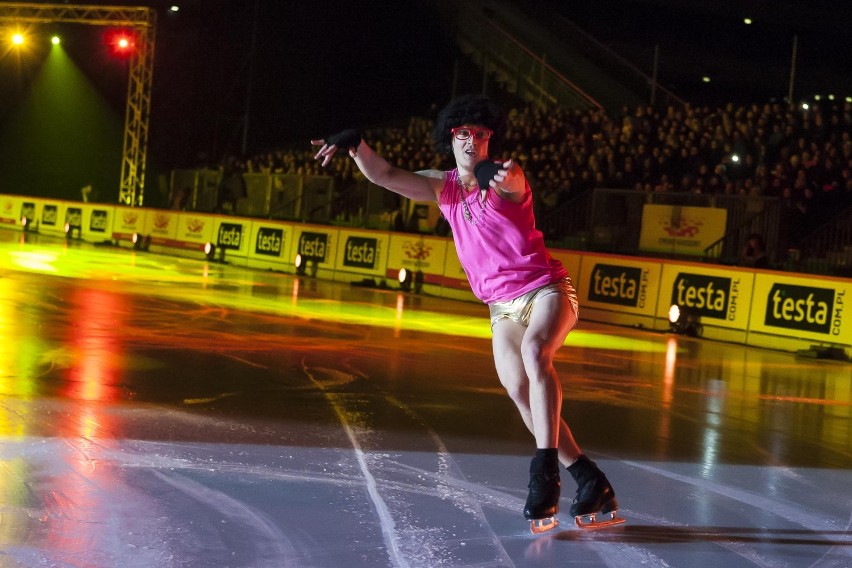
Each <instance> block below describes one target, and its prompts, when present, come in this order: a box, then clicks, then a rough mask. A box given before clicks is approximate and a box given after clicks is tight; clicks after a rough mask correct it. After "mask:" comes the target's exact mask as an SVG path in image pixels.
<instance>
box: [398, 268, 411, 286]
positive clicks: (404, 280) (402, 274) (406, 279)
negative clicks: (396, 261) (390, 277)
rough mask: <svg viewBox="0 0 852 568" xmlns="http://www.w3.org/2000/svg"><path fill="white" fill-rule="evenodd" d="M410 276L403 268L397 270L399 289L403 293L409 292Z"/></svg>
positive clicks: (409, 272) (408, 271)
mask: <svg viewBox="0 0 852 568" xmlns="http://www.w3.org/2000/svg"><path fill="white" fill-rule="evenodd" d="M411 280H412V274H411V271H410V270H406V269H405V268H400V269H399V289H400V290H402V291H403V292H410V291H411Z"/></svg>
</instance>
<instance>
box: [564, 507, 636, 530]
mask: <svg viewBox="0 0 852 568" xmlns="http://www.w3.org/2000/svg"><path fill="white" fill-rule="evenodd" d="M574 521H575V522H576V523H577V526H578V527H579V528H581V529H583V530H595V529H605V528H607V527H614V526H616V525H620V524H621V523H623V522H624V521H625V519H623V518H621V517H619V516H618V509H616V510H615V511H611V512H609V513H590V514H588V515H577V516H576V517H575V518H574Z"/></svg>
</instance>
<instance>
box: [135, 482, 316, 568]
mask: <svg viewBox="0 0 852 568" xmlns="http://www.w3.org/2000/svg"><path fill="white" fill-rule="evenodd" d="M151 473H152V474H153V475H154V476H155V477H157V478H158V479H160V480H161V481H162V482H164V483H167V484H169V485H171V486H172V487H174V488H176V489H177V490H179V491H180V492H181V493H183V494H185V495H187V496H189V497H190V498H192V499H194V500H195V501H196V502H198V503H200V504H201V505H203V506H205V507H209V508H210V509H212V510H214V511H216V512H217V513H219V514H220V515H221V516H222V520H221V523H223V524H227V525H229V527H228V528H227V529H226V528H225V527H223V530H222V533H223V534H228V536H229V537H230V538H231V539H232V540H234V541H237V542H232V543H231V545H230V546H229V548H232V549H233V548H235V547H236V548H237V549H238V550H239V551H244V552H247V553H250V555H251V557H252V559H253V562H255V564H254V565H256V566H258V568H263V567H269V568H272V567H273V566H276V567H277V566H281V565H282V563H284V564H283V565H288V562H291V561H294V560H299V559H300V556H301V555H299V554H298V553H297V551H296V549H295V547H294V546H293V545H292V543H291V542H290V539H289V538H288V537H287V535H286V534H285V533H284V532H283V531H282V530H280V528H279V527H278V526H277V525H276V524H275V523H274V522H272V521H271V520H270V519H269V518H267V517H266V516H265V515H263V514H261V513H259V512H258V511H256V510H255V509H253V508H252V507H250V506H248V505H246V504H245V503H243V502H242V501H239V500H237V499H235V498H233V497H231V496H229V495H227V494H225V493H223V492H222V491H217V490H215V489H213V488H211V487H208V486H206V485H203V484H201V483H199V482H197V481H193V480H192V479H189V478H188V477H185V476H183V475H180V474H176V473H168V474H167V473H165V472H162V471H157V470H153V471H152V472H151ZM235 530H236V531H237V532H236V534H233V533H234V531H235ZM211 544H212V543H211V542H210V541H209V540H208V544H207V545H208V546H210V545H211ZM302 560H303V559H302ZM257 562H262V563H261V564H257Z"/></svg>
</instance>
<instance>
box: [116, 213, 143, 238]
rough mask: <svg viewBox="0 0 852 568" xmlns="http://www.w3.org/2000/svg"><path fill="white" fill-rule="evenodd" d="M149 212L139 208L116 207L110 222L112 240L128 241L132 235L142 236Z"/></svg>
mask: <svg viewBox="0 0 852 568" xmlns="http://www.w3.org/2000/svg"><path fill="white" fill-rule="evenodd" d="M148 214H149V210H146V209H140V208H139V207H122V206H119V207H116V208H115V215H114V216H113V222H112V238H113V239H116V240H119V241H125V240H126V241H129V240H130V239H131V238H132V237H133V235H134V234H135V235H140V236H141V235H144V233H143V230H144V229H145V226H146V224H147V223H146V222H147V216H148Z"/></svg>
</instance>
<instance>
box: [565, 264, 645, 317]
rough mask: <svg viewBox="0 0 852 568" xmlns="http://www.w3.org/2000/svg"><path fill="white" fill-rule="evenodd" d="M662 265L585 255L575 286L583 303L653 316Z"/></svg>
mask: <svg viewBox="0 0 852 568" xmlns="http://www.w3.org/2000/svg"><path fill="white" fill-rule="evenodd" d="M661 269H662V266H661V265H660V264H659V263H657V262H651V261H644V262H643V261H641V260H632V259H628V258H622V257H604V256H584V257H583V259H582V263H581V265H580V276H579V278H577V279H574V282H575V283H574V286H575V288H577V294H578V296H579V299H580V310H581V311H582V309H583V306H589V307H592V308H599V309H605V310H610V311H617V312H624V313H629V314H638V315H646V316H653V315H654V314H655V312H656V308H657V290H659V287H660V273H661Z"/></svg>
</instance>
